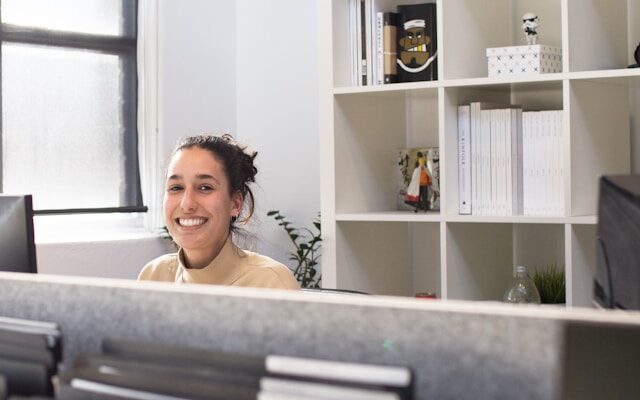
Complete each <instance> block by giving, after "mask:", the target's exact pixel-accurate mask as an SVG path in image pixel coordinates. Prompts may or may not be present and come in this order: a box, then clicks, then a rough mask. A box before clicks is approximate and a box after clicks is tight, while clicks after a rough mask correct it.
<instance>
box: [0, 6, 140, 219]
mask: <svg viewBox="0 0 640 400" xmlns="http://www.w3.org/2000/svg"><path fill="white" fill-rule="evenodd" d="M122 1H123V5H125V6H123V9H122V10H123V14H124V18H123V21H130V22H131V21H132V22H134V23H133V32H131V31H130V30H131V29H128V25H127V24H126V22H123V23H124V24H125V26H124V27H123V28H124V29H123V33H122V35H119V36H112V35H96V34H86V33H79V32H67V31H54V30H49V29H42V28H34V27H25V26H17V25H12V24H5V23H0V45H2V44H4V43H18V44H27V45H39V46H47V47H54V48H56V47H57V48H68V49H76V50H89V51H93V52H98V53H104V54H110V55H116V56H118V57H119V58H120V60H121V62H123V63H125V66H124V68H125V70H127V71H129V72H130V73H124V74H123V81H122V94H123V96H122V98H123V99H124V101H123V102H122V105H121V107H122V108H121V112H122V116H123V127H124V129H123V131H122V140H123V143H124V148H125V157H124V163H125V164H124V170H125V185H124V190H122V191H121V193H120V204H126V206H116V207H100V208H66V209H40V210H34V214H35V215H55V214H89V213H90V214H99V213H139V212H147V211H148V208H147V207H146V206H145V205H144V203H143V196H142V189H141V186H142V185H141V179H140V169H141V167H140V157H139V154H138V153H139V151H138V140H139V135H140V134H141V132H140V131H139V129H138V114H139V113H140V111H141V110H139V109H138V106H139V99H138V53H139V48H138V46H139V43H138V31H139V18H138V14H139V8H140V7H139V4H138V3H139V2H138V0H122ZM141 1H144V0H141ZM0 5H1V1H0ZM126 64H129V65H126ZM131 64H132V65H131ZM1 73H2V52H1V51H0V76H1ZM1 99H2V80H1V79H0V100H1ZM1 107H2V102H1V101H0V116H1V115H2V114H1ZM2 135H3V132H2V124H1V123H0V192H1V191H2V188H3V182H2V173H1V172H2V160H3V148H2V140H1V139H2Z"/></svg>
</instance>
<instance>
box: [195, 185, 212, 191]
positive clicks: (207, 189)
mask: <svg viewBox="0 0 640 400" xmlns="http://www.w3.org/2000/svg"><path fill="white" fill-rule="evenodd" d="M198 190H200V191H203V192H210V191H212V190H213V186H209V185H200V186H198Z"/></svg>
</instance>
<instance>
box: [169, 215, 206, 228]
mask: <svg viewBox="0 0 640 400" xmlns="http://www.w3.org/2000/svg"><path fill="white" fill-rule="evenodd" d="M208 220H209V219H208V218H204V217H196V218H194V217H190V218H176V222H177V224H178V225H180V226H182V227H198V226H200V225H204V224H205V223H206V222H207V221H208Z"/></svg>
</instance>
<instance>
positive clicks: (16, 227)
mask: <svg viewBox="0 0 640 400" xmlns="http://www.w3.org/2000/svg"><path fill="white" fill-rule="evenodd" d="M0 271H9V272H30V273H36V272H37V266H36V246H35V243H34V240H33V206H32V201H31V195H24V196H10V195H2V194H0Z"/></svg>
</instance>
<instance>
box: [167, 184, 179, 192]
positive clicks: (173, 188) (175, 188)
mask: <svg viewBox="0 0 640 400" xmlns="http://www.w3.org/2000/svg"><path fill="white" fill-rule="evenodd" d="M180 190H182V186H179V185H172V186H169V187H168V188H167V192H179V191H180Z"/></svg>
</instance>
